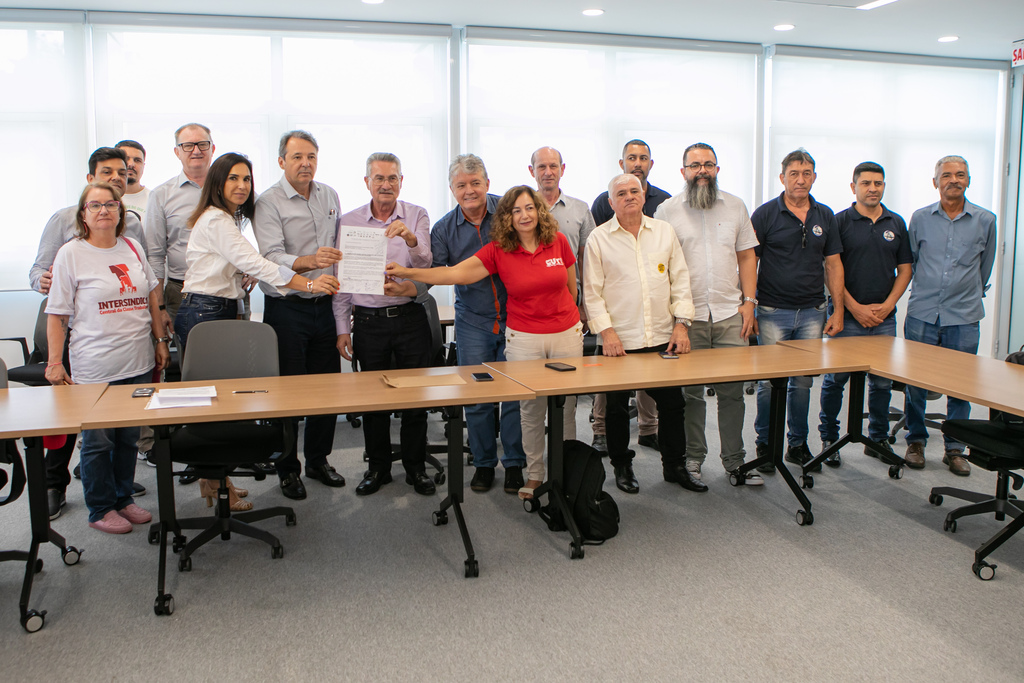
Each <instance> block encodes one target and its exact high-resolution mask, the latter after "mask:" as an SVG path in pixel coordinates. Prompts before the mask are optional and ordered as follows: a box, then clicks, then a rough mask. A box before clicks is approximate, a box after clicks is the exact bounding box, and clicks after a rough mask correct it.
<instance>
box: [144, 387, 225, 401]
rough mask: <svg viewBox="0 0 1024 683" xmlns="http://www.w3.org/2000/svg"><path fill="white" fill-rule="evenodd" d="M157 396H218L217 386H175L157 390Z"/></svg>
mask: <svg viewBox="0 0 1024 683" xmlns="http://www.w3.org/2000/svg"><path fill="white" fill-rule="evenodd" d="M156 395H157V396H161V397H164V398H172V397H179V398H202V397H205V398H217V387H215V386H213V385H210V386H208V387H175V388H173V389H161V390H160V391H158V392H156Z"/></svg>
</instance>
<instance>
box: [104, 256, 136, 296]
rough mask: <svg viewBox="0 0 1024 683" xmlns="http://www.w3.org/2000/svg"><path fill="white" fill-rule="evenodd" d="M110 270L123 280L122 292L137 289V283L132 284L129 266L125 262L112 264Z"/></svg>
mask: <svg viewBox="0 0 1024 683" xmlns="http://www.w3.org/2000/svg"><path fill="white" fill-rule="evenodd" d="M110 272H111V273H113V274H114V275H116V276H117V279H118V280H119V281H120V282H121V291H120V292H119V293H120V294H124V293H125V292H135V291H137V290H136V288H135V285H134V284H132V279H131V278H130V277H128V266H126V265H125V264H123V263H121V264H119V265H116V266H110Z"/></svg>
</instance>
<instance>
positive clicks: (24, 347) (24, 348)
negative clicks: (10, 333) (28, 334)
mask: <svg viewBox="0 0 1024 683" xmlns="http://www.w3.org/2000/svg"><path fill="white" fill-rule="evenodd" d="M0 341H12V342H18V343H19V344H21V355H22V357H23V358H24V363H23V364H24V365H28V359H29V352H28V340H27V339H25V338H24V337H3V338H0Z"/></svg>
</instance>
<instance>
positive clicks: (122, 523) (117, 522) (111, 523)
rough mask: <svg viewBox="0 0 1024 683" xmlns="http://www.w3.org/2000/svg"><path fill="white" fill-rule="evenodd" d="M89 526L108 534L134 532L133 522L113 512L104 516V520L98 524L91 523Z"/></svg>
mask: <svg viewBox="0 0 1024 683" xmlns="http://www.w3.org/2000/svg"><path fill="white" fill-rule="evenodd" d="M89 526H91V527H92V528H93V529H99V530H100V531H103V532H105V533H108V534H126V533H128V532H129V531H131V530H132V524H131V522H129V521H128V520H127V519H125V518H124V517H122V516H121V515H119V514H117V513H116V512H114V511H113V510H111V511H110V512H108V513H107V514H105V515H103V519H101V520H99V521H96V522H89Z"/></svg>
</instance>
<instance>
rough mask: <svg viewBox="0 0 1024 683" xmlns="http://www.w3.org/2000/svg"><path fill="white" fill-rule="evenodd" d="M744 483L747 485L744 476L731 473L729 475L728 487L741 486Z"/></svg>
mask: <svg viewBox="0 0 1024 683" xmlns="http://www.w3.org/2000/svg"><path fill="white" fill-rule="evenodd" d="M745 483H747V478H746V477H745V476H744V475H742V474H737V473H736V472H731V473H730V474H729V485H730V486H743V485H744V484H745Z"/></svg>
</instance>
